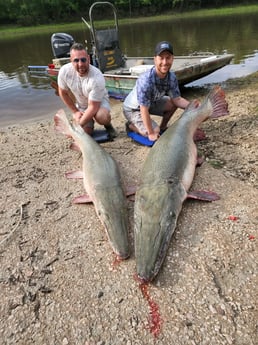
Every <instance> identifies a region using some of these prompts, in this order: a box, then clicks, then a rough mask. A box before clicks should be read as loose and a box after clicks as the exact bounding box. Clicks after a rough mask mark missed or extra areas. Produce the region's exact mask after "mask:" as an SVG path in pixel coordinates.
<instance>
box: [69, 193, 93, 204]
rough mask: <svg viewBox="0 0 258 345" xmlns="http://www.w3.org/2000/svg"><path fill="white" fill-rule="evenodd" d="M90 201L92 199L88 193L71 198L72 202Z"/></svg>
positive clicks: (88, 202) (82, 202)
mask: <svg viewBox="0 0 258 345" xmlns="http://www.w3.org/2000/svg"><path fill="white" fill-rule="evenodd" d="M92 202H93V201H92V199H91V197H90V196H89V194H83V195H79V196H77V197H75V198H74V199H73V204H90V203H92Z"/></svg>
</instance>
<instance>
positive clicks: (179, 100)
mask: <svg viewBox="0 0 258 345" xmlns="http://www.w3.org/2000/svg"><path fill="white" fill-rule="evenodd" d="M172 102H173V103H174V105H175V106H177V108H180V109H185V108H187V107H188V105H189V103H190V102H189V101H187V100H186V99H185V98H183V97H181V96H180V97H176V98H173V99H172Z"/></svg>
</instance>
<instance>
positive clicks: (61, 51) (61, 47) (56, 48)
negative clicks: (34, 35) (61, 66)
mask: <svg viewBox="0 0 258 345" xmlns="http://www.w3.org/2000/svg"><path fill="white" fill-rule="evenodd" d="M73 43H74V39H73V37H72V36H71V35H69V34H66V33H56V34H53V35H52V36H51V46H52V51H53V54H54V57H55V58H67V57H69V56H70V48H71V46H72V45H73Z"/></svg>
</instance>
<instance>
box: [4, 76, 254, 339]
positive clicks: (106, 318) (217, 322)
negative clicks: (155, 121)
mask: <svg viewBox="0 0 258 345" xmlns="http://www.w3.org/2000/svg"><path fill="white" fill-rule="evenodd" d="M257 80H258V79H257V74H255V75H253V76H251V77H249V78H246V79H241V80H235V81H234V82H233V81H232V85H229V84H227V85H226V88H225V90H226V98H227V100H228V103H229V110H230V115H229V116H228V117H226V118H221V119H218V120H216V121H207V122H206V123H205V124H203V126H202V128H203V130H204V131H205V133H206V136H207V139H206V140H205V141H204V142H201V143H198V149H199V151H200V152H201V153H202V155H203V156H204V157H205V161H204V163H203V165H202V166H201V167H198V168H197V170H196V176H195V179H194V183H193V186H192V189H211V190H214V191H216V192H217V193H218V194H219V195H220V196H221V199H220V200H219V201H216V202H213V203H208V204H207V203H203V202H198V201H193V200H192V201H187V202H186V203H185V204H184V206H183V211H182V213H181V215H180V218H179V222H178V226H177V229H176V232H175V234H174V236H173V239H172V241H171V245H170V248H169V251H168V255H167V258H166V260H165V262H164V265H163V267H162V270H161V272H160V274H159V275H158V277H157V279H156V280H155V281H154V282H153V284H151V286H150V291H149V292H150V295H151V298H152V299H153V301H155V302H156V303H157V304H158V306H159V312H160V317H161V319H162V327H161V331H160V333H159V336H158V337H157V338H155V337H154V336H153V334H151V332H150V329H149V328H148V318H149V313H150V310H149V305H148V303H147V301H146V299H144V298H143V295H142V292H141V291H140V289H139V286H138V284H137V282H136V281H135V280H134V272H135V261H134V252H133V231H132V229H133V207H134V205H133V202H132V201H129V200H128V210H129V217H130V224H131V229H130V243H131V252H132V254H131V257H130V259H128V260H126V261H124V262H122V263H120V265H115V266H114V265H113V262H114V256H113V254H112V251H111V248H110V246H109V243H108V242H107V239H106V236H105V232H104V231H103V227H102V225H101V224H100V221H99V219H98V218H97V216H96V214H95V210H94V207H93V206H92V205H74V204H72V198H73V197H75V196H77V195H79V194H82V193H83V186H82V183H81V181H71V180H67V179H66V178H65V176H64V174H65V172H67V171H69V170H75V169H77V168H78V169H79V168H80V165H81V157H80V154H79V153H78V152H73V151H70V150H69V140H67V139H66V138H64V137H62V136H60V135H57V134H56V133H55V132H54V130H53V121H52V120H44V121H37V122H33V123H29V124H24V125H15V126H9V127H6V128H4V129H2V130H1V131H0V140H1V147H2V150H1V180H0V182H1V196H0V200H1V201H0V203H1V220H0V228H1V230H0V262H1V270H0V286H1V290H0V297H1V301H2V303H1V306H0V316H1V325H0V339H1V343H2V344H8V345H9V344H19V345H23V344H26V345H30V344H40V345H41V344H42V345H43V344H53V345H54V344H55V345H56V344H60V345H68V344H76V345H111V344H112V345H113V344H115V345H119V344H121V345H122V344H123V345H124V344H126V345H129V344H133V345H135V344H143V345H145V344H146V345H147V344H156V345H158V344H162V345H163V344H164V345H166V344H177V345H185V344H202V345H205V344H209V345H213V344H214V345H217V344H220V345H223V344H225V345H226V344H233V345H245V344H246V345H255V344H257V339H258V338H257V327H258V325H257V319H258V312H257V293H258V288H257V286H258V280H257V252H258V250H257V236H258V233H257V231H258V229H257V223H258V206H257V200H258V188H257V187H258V181H257V171H258V169H257V164H258V163H257V162H258V156H257V152H258V138H257V135H258V130H257V129H258V106H257V104H258V92H257V87H258V81H257ZM194 93H195V92H194V91H193V92H192V93H189V94H188V96H189V98H194V97H195V94H194ZM203 96H204V95H203ZM201 97H202V95H201ZM53 115H54V114H53ZM112 116H113V122H114V125H115V127H116V128H117V130H118V132H119V135H118V137H117V138H116V139H115V141H114V142H109V143H104V144H102V145H103V147H105V149H106V150H107V151H108V152H109V153H110V154H111V155H112V156H113V157H114V158H115V159H116V160H117V162H118V164H119V166H120V169H121V173H122V176H123V179H124V182H125V183H126V184H128V185H132V184H137V181H138V178H139V173H140V169H141V166H142V163H143V161H144V159H145V157H146V154H147V153H148V150H149V149H148V148H147V147H142V146H139V145H137V144H135V143H133V142H132V141H131V140H130V139H129V138H128V137H127V136H126V133H125V128H124V120H123V118H122V115H121V103H120V102H114V104H112Z"/></svg>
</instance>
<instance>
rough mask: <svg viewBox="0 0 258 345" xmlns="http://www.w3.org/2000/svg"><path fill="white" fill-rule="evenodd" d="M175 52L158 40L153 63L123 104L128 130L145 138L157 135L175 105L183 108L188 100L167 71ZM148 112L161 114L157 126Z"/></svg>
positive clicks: (156, 136) (171, 113)
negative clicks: (182, 95)
mask: <svg viewBox="0 0 258 345" xmlns="http://www.w3.org/2000/svg"><path fill="white" fill-rule="evenodd" d="M173 60H174V54H173V48H172V45H171V44H170V43H169V42H167V41H162V42H159V43H158V44H157V45H156V48H155V53H154V66H153V67H152V68H151V69H150V70H148V71H146V72H144V73H142V74H141V75H140V76H139V78H138V79H137V82H136V85H135V87H134V88H133V90H132V91H131V92H130V93H129V95H128V96H127V97H126V98H125V100H124V103H123V113H124V116H125V118H126V119H127V121H128V122H127V124H126V126H127V130H128V131H133V132H136V133H139V134H141V135H142V136H144V137H147V138H148V139H149V140H151V141H155V140H157V139H158V138H159V136H160V134H161V133H162V132H163V131H165V130H166V129H167V124H168V122H169V120H170V118H171V116H172V115H173V114H174V112H175V111H176V109H177V108H181V109H185V108H186V107H187V106H188V104H189V101H188V100H186V99H185V98H183V97H181V94H180V90H179V86H178V81H177V78H176V75H175V73H174V72H172V71H170V69H171V66H172V64H173ZM150 114H153V115H158V116H161V117H162V120H161V123H160V125H158V124H157V123H156V122H155V121H154V120H153V119H151V116H150Z"/></svg>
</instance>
